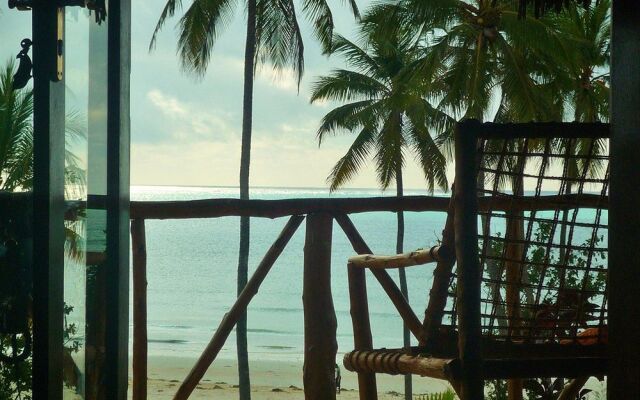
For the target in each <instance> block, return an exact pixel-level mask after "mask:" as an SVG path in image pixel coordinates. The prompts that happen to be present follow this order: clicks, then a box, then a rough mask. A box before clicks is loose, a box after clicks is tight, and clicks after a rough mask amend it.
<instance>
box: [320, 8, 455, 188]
mask: <svg viewBox="0 0 640 400" xmlns="http://www.w3.org/2000/svg"><path fill="white" fill-rule="evenodd" d="M375 18H376V16H375V15H369V14H368V15H367V16H365V19H364V23H363V25H362V26H361V27H362V30H363V38H362V40H361V43H353V42H351V41H350V40H348V39H346V38H344V37H342V36H340V35H337V36H336V37H335V39H334V44H333V48H332V53H333V54H338V55H341V56H343V57H344V58H345V60H346V62H347V65H348V67H350V68H352V69H337V70H334V71H332V72H331V74H330V75H327V76H323V77H320V78H319V79H318V80H317V81H316V82H315V83H314V86H313V89H312V93H311V102H312V103H314V102H325V101H332V102H339V103H346V104H341V105H339V106H338V107H336V108H335V109H333V110H331V111H330V112H329V113H327V114H326V115H325V116H324V118H323V119H322V122H321V124H320V127H319V128H318V132H317V138H318V142H319V143H320V144H322V143H323V141H324V140H325V138H326V137H328V136H334V135H338V134H343V133H353V134H355V135H356V137H355V139H354V141H353V143H352V145H351V147H350V148H349V149H348V150H347V152H346V154H345V155H344V156H343V157H342V158H341V159H340V160H339V161H338V162H337V163H336V165H335V166H334V167H333V170H332V171H331V174H330V175H329V177H328V178H327V181H328V182H329V184H330V189H331V190H336V189H338V188H339V187H341V186H343V185H344V184H346V183H347V182H348V181H350V180H351V179H352V178H353V177H354V176H355V175H356V174H357V173H358V172H359V171H360V169H361V168H362V167H363V166H364V164H365V163H366V161H367V160H368V158H369V157H372V158H373V159H374V162H375V167H376V172H377V177H378V182H379V184H380V186H381V187H382V188H383V189H386V188H388V187H389V185H390V184H391V183H392V182H394V180H396V181H397V180H398V179H399V178H401V171H402V168H403V167H404V165H405V157H406V156H407V154H408V153H413V155H414V157H415V158H416V160H417V161H418V163H419V164H420V165H421V167H422V170H423V173H424V176H425V179H426V182H427V187H428V189H429V190H431V191H433V190H434V189H435V188H436V187H438V188H441V189H443V190H447V187H448V182H447V177H446V159H445V157H444V155H443V154H442V153H441V152H440V149H439V148H438V146H437V145H436V143H435V141H434V140H433V137H432V136H431V134H430V132H429V128H430V127H435V128H439V127H441V126H443V125H447V124H452V123H453V120H451V119H450V118H449V117H448V115H446V114H445V113H442V112H440V111H439V110H437V109H436V108H435V107H433V106H432V104H431V103H429V102H428V101H427V100H426V99H425V98H424V94H425V93H427V92H428V91H429V90H430V82H429V80H427V79H424V77H422V76H420V75H417V74H413V73H412V71H413V64H414V63H415V62H416V61H417V60H419V59H420V57H421V56H422V52H421V50H420V48H419V47H417V46H415V44H414V40H413V38H412V36H411V35H409V34H407V33H406V32H403V31H400V30H396V31H393V32H392V34H393V35H380V34H378V33H377V32H376V31H375V30H373V31H369V29H371V28H370V25H371V21H372V20H375Z"/></svg>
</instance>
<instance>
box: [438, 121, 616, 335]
mask: <svg viewBox="0 0 640 400" xmlns="http://www.w3.org/2000/svg"><path fill="white" fill-rule="evenodd" d="M608 136H609V126H608V125H606V124H599V123H597V124H578V123H530V124H481V123H479V122H477V121H466V122H462V123H461V124H460V125H459V126H458V132H457V133H456V201H455V204H456V207H455V219H456V223H455V229H456V235H455V237H456V255H457V268H456V269H455V272H454V276H457V279H451V285H450V287H449V289H450V290H449V293H448V300H447V302H446V306H445V310H444V318H443V320H442V325H443V326H445V327H446V326H449V327H451V329H458V330H460V329H468V330H470V331H475V332H476V333H478V334H482V335H483V336H485V337H487V336H488V337H490V338H492V339H496V340H503V341H510V342H516V343H518V342H529V343H542V342H560V343H581V344H584V343H585V341H588V340H589V338H585V334H590V335H592V336H593V338H592V341H593V342H602V341H606V325H607V288H606V284H607V269H608V263H607V255H608V248H607V233H608V225H607V220H608V212H607V210H608V186H609V185H608V183H609V156H608V151H609V146H608ZM465 318H466V322H465V321H460V320H461V319H465ZM460 322H462V323H461V324H460ZM589 328H594V329H589Z"/></svg>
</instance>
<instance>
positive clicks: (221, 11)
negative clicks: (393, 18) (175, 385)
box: [150, 0, 359, 400]
mask: <svg viewBox="0 0 640 400" xmlns="http://www.w3.org/2000/svg"><path fill="white" fill-rule="evenodd" d="M238 3H241V4H245V5H246V8H247V34H246V41H245V58H244V91H243V106H242V145H241V146H242V149H241V155H240V198H241V199H248V198H249V170H250V162H251V132H252V116H253V81H254V73H255V68H256V66H257V65H258V64H259V63H261V62H262V63H266V62H268V63H271V64H272V65H273V67H274V68H276V69H282V68H285V67H290V68H291V69H292V70H293V71H294V73H295V74H296V76H297V80H298V84H300V80H301V79H302V75H303V72H304V44H303V41H302V34H301V32H300V25H299V23H298V15H297V14H296V7H295V6H296V4H297V2H294V0H246V2H245V1H240V0H193V2H192V4H191V5H190V6H189V8H188V9H187V10H186V11H185V13H184V15H183V16H182V17H181V19H180V21H179V23H178V29H179V32H180V33H179V39H178V52H179V54H180V59H181V62H182V66H183V68H184V69H185V70H186V71H188V72H193V73H195V74H197V75H203V74H204V73H205V72H206V70H207V66H208V65H209V61H210V59H211V53H212V49H213V46H214V44H215V42H216V39H217V38H218V35H219V34H220V30H221V28H222V25H223V24H224V23H225V22H226V21H227V20H228V19H229V18H230V17H231V16H232V14H233V11H234V7H235V6H237V5H238ZM348 3H349V5H350V7H351V10H352V12H353V14H354V16H356V17H358V16H359V15H358V8H357V5H356V1H355V0H348ZM300 4H301V6H302V12H303V13H304V14H305V16H306V17H307V19H308V20H309V21H310V22H311V24H312V25H313V28H314V33H315V36H316V38H317V39H318V40H319V41H320V43H321V45H322V47H323V51H328V49H330V47H331V40H332V38H333V28H334V23H333V15H332V12H331V8H330V7H329V4H328V2H327V0H301V1H300ZM180 6H181V2H180V1H179V0H168V1H167V3H166V5H165V7H164V10H163V11H162V14H161V15H160V19H159V20H158V24H157V26H156V29H155V32H154V34H153V38H152V40H151V45H150V48H152V47H153V46H154V44H155V39H156V35H157V33H158V32H159V31H160V29H161V28H162V26H163V25H164V23H165V22H166V20H167V19H168V18H169V17H171V16H173V15H174V14H175V12H176V8H177V7H180ZM249 239H250V224H249V218H248V217H241V218H240V249H239V257H238V287H237V291H238V294H239V293H240V292H241V291H242V290H243V289H244V287H245V285H246V283H247V275H248V260H249ZM236 338H237V350H238V373H239V383H240V398H241V399H243V400H248V399H250V398H251V393H250V380H249V361H248V353H247V319H246V315H244V316H243V317H241V318H240V319H239V320H238V324H237V326H236Z"/></svg>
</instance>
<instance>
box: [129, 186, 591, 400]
mask: <svg viewBox="0 0 640 400" xmlns="http://www.w3.org/2000/svg"><path fill="white" fill-rule="evenodd" d="M577 200H578V199H576V198H575V195H561V196H547V197H546V198H543V199H540V198H538V199H537V200H536V202H535V203H533V202H532V201H531V200H530V199H527V198H526V197H523V198H521V199H519V200H517V201H516V203H517V207H519V208H520V209H522V210H534V209H535V210H550V209H557V208H569V207H571V205H572V204H575V203H576V201H577ZM449 201H450V199H449V198H446V197H428V196H407V197H403V198H395V197H376V198H352V199H286V200H237V199H214V200H194V201H170V202H131V238H132V249H133V273H132V275H133V388H132V392H133V400H146V399H147V346H148V338H147V277H146V273H147V251H146V236H145V220H147V219H190V218H219V217H226V216H249V217H259V218H279V217H289V221H288V222H287V224H286V225H285V227H284V228H283V230H282V232H281V233H280V235H279V236H278V237H277V238H276V240H275V242H274V243H273V245H272V246H271V247H270V248H269V249H268V251H267V252H266V254H265V255H264V257H263V258H262V261H261V262H260V264H259V265H258V267H257V268H256V270H255V272H254V274H253V276H252V277H251V278H250V279H249V281H248V283H247V286H246V287H245V289H244V290H243V291H242V293H241V294H240V295H239V296H238V297H237V299H236V301H235V303H234V304H233V306H232V307H231V309H230V310H229V311H228V312H227V313H226V314H225V316H224V318H223V319H222V321H221V322H220V324H219V326H218V328H217V329H216V330H215V332H214V334H213V336H212V338H211V340H210V341H209V344H208V345H207V347H206V348H205V350H204V351H203V353H202V355H201V356H200V358H199V359H198V361H197V362H196V364H195V365H194V367H193V368H192V369H191V371H190V372H189V374H188V375H187V376H186V377H185V379H184V381H183V382H182V384H181V385H180V387H179V388H178V391H177V392H176V394H175V396H174V399H175V400H183V399H187V398H189V396H190V395H191V393H192V392H193V390H194V389H195V388H196V386H197V385H198V383H199V382H200V380H201V379H202V377H203V376H204V374H205V372H206V371H207V369H208V368H209V367H210V365H211V364H212V363H213V361H214V360H215V358H216V357H217V355H218V353H219V352H220V350H221V349H222V346H223V345H224V343H225V342H226V340H227V338H228V336H229V334H230V333H231V331H232V330H233V328H234V326H235V325H236V323H237V321H238V319H239V317H240V316H241V315H242V314H243V313H245V311H246V309H247V307H248V305H249V303H250V302H251V300H252V299H253V297H254V296H255V295H256V294H257V293H258V290H259V289H260V285H261V284H262V282H263V281H264V279H265V277H266V276H267V275H268V273H269V271H270V270H271V268H272V267H273V265H274V263H275V262H276V260H277V259H278V257H279V256H280V254H281V253H282V251H283V250H284V248H285V247H286V245H287V243H288V242H289V240H290V239H291V237H292V236H293V235H294V233H295V232H296V230H297V229H298V228H299V226H300V225H301V223H302V222H303V220H305V218H306V237H305V246H304V262H303V264H304V265H303V271H304V272H303V280H304V282H303V308H304V334H305V339H304V360H305V361H304V369H303V381H304V386H305V387H304V389H305V397H306V399H335V382H334V381H333V379H334V378H333V376H334V367H335V358H336V353H337V344H336V315H335V310H334V308H333V298H332V294H331V285H330V282H331V268H330V266H331V265H330V260H331V242H332V237H331V236H332V226H333V221H336V222H337V223H338V225H339V226H340V227H341V228H342V230H343V231H344V233H345V234H346V236H347V238H348V240H349V241H350V243H351V245H352V247H353V249H354V251H355V252H356V253H357V254H372V251H371V249H370V248H369V247H368V246H367V244H366V243H365V241H364V239H363V238H362V236H361V235H360V233H359V232H358V230H357V229H356V227H355V226H354V224H353V223H352V221H351V219H350V218H349V216H348V215H349V214H353V213H363V212H374V211H375V212H381V211H386V212H398V211H435V212H447V210H448V208H449ZM579 201H580V203H581V204H589V203H590V202H594V204H595V202H598V201H600V197H599V196H596V195H594V196H591V195H584V194H583V195H580V199H579ZM503 202H504V204H501V203H503ZM489 204H491V205H492V209H493V210H494V211H496V210H499V209H500V208H501V207H502V206H503V207H504V208H505V209H506V208H507V207H509V208H510V209H511V210H513V207H514V201H513V199H510V200H509V202H508V203H507V202H505V201H504V200H503V199H501V198H491V197H485V198H480V199H479V208H480V209H483V208H486V207H487V206H488V205H489ZM443 228H444V226H443ZM432 253H433V254H436V252H432ZM346 261H347V260H345V265H346ZM347 268H349V269H348V280H349V292H350V300H351V317H352V321H353V329H354V348H355V349H356V350H370V349H372V337H371V327H370V322H369V311H368V303H367V289H366V276H365V269H363V268H359V267H358V266H357V265H349V266H348V267H347ZM370 271H371V274H372V275H373V277H374V278H375V279H376V280H377V281H378V282H379V283H380V285H381V286H382V288H383V289H384V291H385V292H386V294H387V295H388V296H389V298H390V299H391V301H392V302H393V304H394V306H395V308H396V309H397V311H398V313H399V314H400V316H401V317H402V319H403V321H404V323H405V325H406V326H407V327H408V328H409V330H410V331H411V333H412V334H413V335H414V336H415V337H416V338H417V339H418V340H420V338H421V334H422V330H423V324H422V322H421V321H420V319H419V318H418V317H417V316H416V314H415V313H414V312H413V310H412V309H411V307H410V306H409V304H408V302H407V300H406V299H405V297H404V296H403V295H402V294H401V292H400V289H399V288H398V287H397V285H396V284H395V282H394V280H393V279H392V278H391V276H390V275H389V273H388V272H387V271H386V269H383V268H372V269H370ZM358 386H359V390H360V393H361V395H363V397H362V398H366V399H375V398H376V392H377V389H376V379H375V375H374V374H372V373H362V374H359V376H358Z"/></svg>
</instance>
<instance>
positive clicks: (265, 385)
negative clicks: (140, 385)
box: [148, 356, 447, 400]
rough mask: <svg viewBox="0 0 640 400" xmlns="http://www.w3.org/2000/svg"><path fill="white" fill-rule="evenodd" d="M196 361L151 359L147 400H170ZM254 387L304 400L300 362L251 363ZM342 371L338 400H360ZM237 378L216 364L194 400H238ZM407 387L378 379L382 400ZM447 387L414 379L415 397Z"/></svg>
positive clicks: (257, 393) (351, 377) (260, 393)
mask: <svg viewBox="0 0 640 400" xmlns="http://www.w3.org/2000/svg"><path fill="white" fill-rule="evenodd" d="M194 362H195V360H194V359H192V358H186V357H175V356H150V357H149V384H148V385H149V386H148V398H149V399H154V400H155V399H158V400H165V399H171V398H172V396H173V395H174V394H175V392H176V390H177V388H178V386H179V385H180V383H181V382H182V380H183V379H184V377H185V376H186V375H187V373H188V372H189V370H190V368H191V367H192V366H193V364H194ZM250 366H251V383H252V393H253V396H252V397H253V398H255V399H258V400H269V399H303V398H304V393H303V390H302V387H303V384H302V362H301V361H271V360H252V361H251V365H250ZM341 370H342V392H341V393H340V394H339V395H338V398H339V399H344V400H350V399H357V398H358V392H357V378H356V374H354V373H351V372H349V371H346V370H345V369H344V368H341ZM237 383H238V378H237V371H236V363H235V361H234V360H216V362H215V363H214V364H213V365H212V366H211V368H209V371H208V372H207V374H206V375H205V376H204V378H203V380H202V381H201V382H200V384H199V385H198V387H197V389H196V390H195V392H194V394H193V395H192V396H191V398H193V399H213V398H215V399H221V400H226V399H237V398H238V388H237ZM403 388H404V383H403V378H402V377H400V376H396V377H394V376H385V375H379V376H378V392H379V393H380V395H381V396H380V398H381V399H398V398H400V397H401V394H402V392H403ZM446 388H447V384H446V382H444V381H439V380H435V379H430V378H421V377H415V378H414V390H413V391H414V394H422V393H433V392H440V391H443V390H446Z"/></svg>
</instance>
